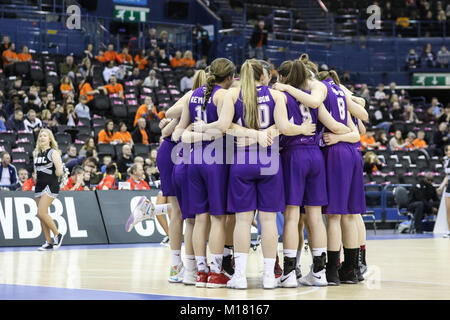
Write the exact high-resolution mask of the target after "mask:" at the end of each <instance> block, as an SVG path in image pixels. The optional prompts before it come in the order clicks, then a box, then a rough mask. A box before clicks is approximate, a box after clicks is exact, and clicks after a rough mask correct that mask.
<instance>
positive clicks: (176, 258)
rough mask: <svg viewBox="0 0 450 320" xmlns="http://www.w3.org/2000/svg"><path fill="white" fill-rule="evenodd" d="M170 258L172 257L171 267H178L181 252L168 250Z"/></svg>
mask: <svg viewBox="0 0 450 320" xmlns="http://www.w3.org/2000/svg"><path fill="white" fill-rule="evenodd" d="M170 256H171V257H172V267H175V266H178V265H180V264H181V263H182V262H181V250H170Z"/></svg>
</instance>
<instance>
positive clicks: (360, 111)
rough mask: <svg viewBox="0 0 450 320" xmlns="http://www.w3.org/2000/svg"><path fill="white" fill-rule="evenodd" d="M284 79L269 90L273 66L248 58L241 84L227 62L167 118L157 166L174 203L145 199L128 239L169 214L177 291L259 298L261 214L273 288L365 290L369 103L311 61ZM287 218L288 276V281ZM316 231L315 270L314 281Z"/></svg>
mask: <svg viewBox="0 0 450 320" xmlns="http://www.w3.org/2000/svg"><path fill="white" fill-rule="evenodd" d="M277 71H278V74H279V77H278V81H277V82H276V83H275V84H273V85H272V86H271V87H269V83H270V80H271V70H270V66H269V64H267V63H266V62H265V61H262V60H255V59H249V60H246V61H245V62H244V64H243V65H242V66H241V69H240V72H239V80H236V79H235V74H236V67H235V65H234V64H233V62H231V61H230V60H228V59H225V58H218V59H215V60H214V61H213V62H212V63H211V64H210V66H209V67H208V68H207V69H206V70H204V71H203V70H201V71H197V73H196V75H195V78H194V86H193V89H192V90H191V91H189V92H188V93H186V94H185V96H183V97H182V98H181V99H180V100H179V101H177V102H176V103H175V104H174V105H173V106H172V107H171V108H170V109H169V110H168V111H167V112H166V117H167V119H164V120H163V121H162V122H161V127H162V135H163V137H164V139H163V142H162V144H161V146H160V148H159V151H158V156H157V165H158V169H159V171H160V174H161V191H162V194H163V196H164V197H167V202H168V203H167V204H156V205H155V204H153V203H152V202H151V200H149V199H148V198H146V197H142V198H141V199H140V201H139V203H138V205H137V206H136V208H135V209H134V210H133V212H132V213H131V215H130V218H129V219H128V221H127V223H126V230H127V231H128V232H129V231H131V230H132V229H133V227H134V226H135V225H136V224H137V223H139V222H141V221H143V220H145V219H148V218H152V217H154V216H155V215H157V214H165V213H169V216H170V224H169V239H170V248H171V268H170V274H169V278H168V280H169V282H173V283H184V284H186V285H195V286H197V287H207V288H216V287H228V288H233V289H247V288H248V283H247V262H248V255H249V249H250V244H251V227H252V223H254V218H255V214H256V213H257V218H258V220H259V224H260V230H261V249H262V253H263V257H264V271H263V277H262V286H263V288H264V289H273V288H276V287H286V288H296V287H298V286H300V285H302V286H327V285H334V286H337V285H340V284H341V283H347V284H356V283H358V282H359V281H363V280H364V274H365V273H366V271H367V265H366V261H365V241H366V230H365V226H364V222H363V220H362V216H361V214H363V213H365V212H366V203H365V194H364V179H363V159H362V154H361V144H360V133H364V132H365V127H364V124H363V123H362V121H368V118H369V117H368V113H367V111H366V110H365V108H364V106H365V100H364V99H362V98H359V97H355V96H353V95H352V93H351V92H350V91H349V90H348V89H346V88H345V87H344V86H343V85H341V84H340V81H339V78H338V76H337V74H336V73H335V72H334V71H323V72H318V69H317V65H316V64H314V63H313V62H311V61H310V60H309V57H308V55H306V54H303V55H302V56H301V57H300V58H299V59H298V60H293V61H285V62H283V63H282V64H281V65H280V67H279V69H278V70H277ZM280 212H281V213H283V215H284V226H283V269H282V272H276V270H277V266H278V255H277V252H278V230H277V222H276V216H277V213H280ZM323 215H324V216H325V218H326V219H325V220H326V223H325V222H324V219H323ZM183 224H185V231H184V244H185V255H184V257H183V259H182V256H181V246H182V242H183ZM304 227H306V231H307V235H308V245H309V248H310V249H311V253H312V258H313V262H312V265H311V269H310V272H309V273H308V274H307V275H304V276H302V274H301V269H300V254H301V250H302V243H303V232H304ZM208 248H209V251H210V254H209V263H208V261H207V257H208V255H207V250H208ZM342 251H343V261H342V262H341V252H342ZM278 269H279V267H278Z"/></svg>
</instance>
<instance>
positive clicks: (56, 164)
mask: <svg viewBox="0 0 450 320" xmlns="http://www.w3.org/2000/svg"><path fill="white" fill-rule="evenodd" d="M33 157H34V167H35V170H36V173H37V177H36V187H35V199H36V204H37V207H38V217H39V219H40V220H41V226H42V230H43V232H44V236H45V240H46V242H45V243H44V244H43V245H42V247H40V248H39V250H40V251H49V250H54V249H58V248H59V247H60V246H61V243H62V240H63V235H62V234H61V233H60V232H59V231H58V229H57V228H56V225H55V222H54V221H53V219H52V218H51V217H50V215H49V214H48V209H49V207H50V205H51V204H52V202H53V200H54V199H55V198H56V197H57V196H58V193H59V180H58V178H59V177H61V176H62V175H63V173H64V171H63V164H62V161H61V152H60V151H59V150H58V143H57V142H56V141H55V138H54V136H53V133H52V132H51V131H50V130H49V129H41V130H40V131H39V136H38V139H37V143H36V149H34V152H33ZM50 231H51V232H53V235H54V238H53V241H52V238H51V237H50Z"/></svg>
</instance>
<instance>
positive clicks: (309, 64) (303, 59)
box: [299, 53, 319, 78]
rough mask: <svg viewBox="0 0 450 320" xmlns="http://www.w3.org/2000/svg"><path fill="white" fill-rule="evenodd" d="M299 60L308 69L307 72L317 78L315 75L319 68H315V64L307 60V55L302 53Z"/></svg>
mask: <svg viewBox="0 0 450 320" xmlns="http://www.w3.org/2000/svg"><path fill="white" fill-rule="evenodd" d="M299 60H300V61H301V62H303V63H304V64H305V66H306V67H307V68H308V70H309V71H311V72H312V73H313V74H314V76H315V77H316V78H317V75H318V73H319V68H318V67H317V64H316V63H314V62H312V61H311V60H309V56H308V54H307V53H302V55H301V56H300V58H299Z"/></svg>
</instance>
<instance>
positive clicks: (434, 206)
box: [408, 172, 440, 233]
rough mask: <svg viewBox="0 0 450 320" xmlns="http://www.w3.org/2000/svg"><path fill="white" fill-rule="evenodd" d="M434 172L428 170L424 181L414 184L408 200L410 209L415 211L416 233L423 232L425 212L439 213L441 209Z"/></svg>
mask: <svg viewBox="0 0 450 320" xmlns="http://www.w3.org/2000/svg"><path fill="white" fill-rule="evenodd" d="M432 183H433V174H432V173H431V172H427V173H426V174H425V177H424V179H423V181H422V182H421V183H420V184H418V185H413V188H412V190H411V192H410V199H409V201H408V203H409V205H408V211H409V212H413V213H414V227H415V229H416V233H423V230H422V219H423V217H424V213H427V214H437V212H438V209H439V203H440V201H439V198H438V196H437V192H436V188H435V187H434V186H433V184H432Z"/></svg>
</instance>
